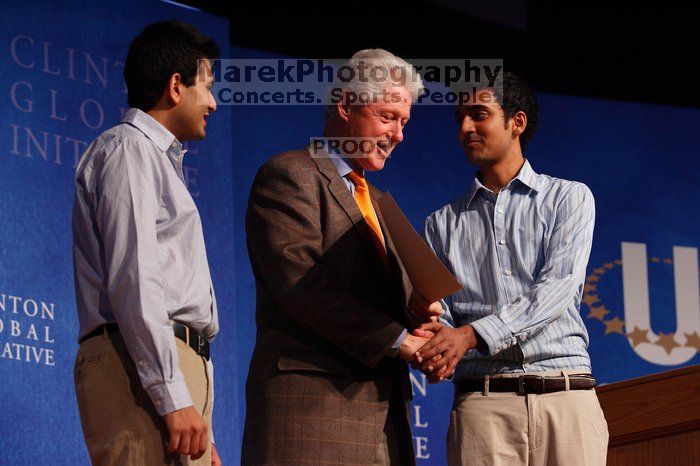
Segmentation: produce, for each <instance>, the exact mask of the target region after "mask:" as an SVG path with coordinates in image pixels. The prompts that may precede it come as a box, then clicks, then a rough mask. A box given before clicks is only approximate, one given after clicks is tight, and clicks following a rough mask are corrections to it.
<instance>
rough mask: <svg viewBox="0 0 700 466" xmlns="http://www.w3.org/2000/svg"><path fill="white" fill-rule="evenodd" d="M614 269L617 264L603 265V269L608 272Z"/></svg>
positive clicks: (608, 263) (607, 263)
mask: <svg viewBox="0 0 700 466" xmlns="http://www.w3.org/2000/svg"><path fill="white" fill-rule="evenodd" d="M613 267H615V264H613V263H612V262H606V263H605V264H603V268H605V269H607V270H610V269H612V268H613Z"/></svg>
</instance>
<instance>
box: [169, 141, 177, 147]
mask: <svg viewBox="0 0 700 466" xmlns="http://www.w3.org/2000/svg"><path fill="white" fill-rule="evenodd" d="M170 147H172V148H173V149H175V148H176V147H177V142H175V141H173V143H172V144H170Z"/></svg>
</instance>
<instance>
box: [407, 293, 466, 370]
mask: <svg viewBox="0 0 700 466" xmlns="http://www.w3.org/2000/svg"><path fill="white" fill-rule="evenodd" d="M407 314H408V320H409V323H410V324H411V327H412V328H414V330H413V331H412V332H411V333H407V334H406V338H405V339H404V341H403V343H402V344H401V347H400V348H399V356H400V357H401V358H402V359H404V360H406V361H407V362H409V363H410V364H411V367H413V368H414V369H417V370H420V371H421V372H423V373H424V374H425V375H426V377H427V378H428V381H429V382H430V383H438V382H442V381H443V380H445V379H446V378H447V377H450V376H451V375H452V374H453V373H454V371H455V368H456V367H457V363H459V361H460V360H461V359H462V356H464V353H466V352H467V351H468V350H470V349H472V348H475V347H476V346H477V344H478V343H479V339H478V336H477V334H476V332H474V329H473V328H472V326H471V325H465V326H464V327H458V328H451V327H447V326H445V325H443V324H441V323H439V322H438V318H439V317H440V315H442V306H441V305H440V303H439V302H434V303H430V302H428V301H427V300H426V299H425V298H423V297H422V296H421V295H419V294H417V293H413V294H412V295H411V299H410V300H409V303H408V309H407Z"/></svg>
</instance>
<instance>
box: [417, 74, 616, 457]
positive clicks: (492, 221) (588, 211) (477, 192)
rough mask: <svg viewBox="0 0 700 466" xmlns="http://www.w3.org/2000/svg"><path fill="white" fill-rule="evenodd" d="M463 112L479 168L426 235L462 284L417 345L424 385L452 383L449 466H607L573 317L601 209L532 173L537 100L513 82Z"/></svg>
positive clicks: (580, 332) (586, 195)
mask: <svg viewBox="0 0 700 466" xmlns="http://www.w3.org/2000/svg"><path fill="white" fill-rule="evenodd" d="M474 97H475V98H473V99H472V100H471V101H470V102H469V103H466V104H462V105H459V106H458V107H457V110H456V120H457V123H458V124H459V140H460V142H461V144H462V147H463V148H464V151H465V154H466V156H467V159H468V160H469V162H470V163H471V164H473V165H476V166H477V167H478V172H477V174H476V178H475V179H474V181H473V184H472V186H471V189H470V191H469V192H468V193H467V194H466V195H465V196H463V197H461V198H459V199H457V200H455V201H453V202H451V203H450V204H448V205H446V206H444V207H443V208H442V209H440V210H438V211H436V212H434V213H432V214H431V215H430V216H429V217H428V218H427V219H426V221H425V238H426V240H427V242H428V243H429V245H430V246H431V247H432V248H433V250H434V251H435V253H436V254H437V256H438V257H439V258H440V259H441V260H442V261H443V263H444V264H445V265H446V266H447V267H448V268H449V269H450V270H451V271H452V273H453V274H454V275H455V276H456V277H457V279H458V280H459V282H460V283H461V284H462V286H463V288H462V290H461V291H459V292H457V293H455V294H454V295H452V296H449V297H448V298H446V299H445V300H444V301H443V308H444V311H445V312H444V315H443V317H442V318H441V320H440V323H429V324H425V325H424V326H423V329H424V330H429V331H431V332H434V333H436V336H435V337H434V338H433V339H432V340H431V341H430V342H428V343H427V344H426V345H425V346H423V347H422V348H420V349H419V350H418V353H417V359H418V361H420V368H421V370H423V371H424V372H425V373H426V374H428V375H429V376H430V377H431V380H433V381H437V380H442V379H444V378H446V377H448V376H453V381H454V384H455V400H454V404H453V409H452V415H451V421H450V427H449V432H448V439H447V448H448V461H449V463H450V464H451V465H457V464H470V465H481V464H483V465H513V464H531V465H532V464H535V465H567V466H569V465H578V464H580V465H599V464H600V465H602V464H605V460H606V450H607V442H608V431H607V424H606V421H605V418H604V417H603V413H602V410H601V408H600V404H599V403H598V399H597V397H596V394H595V391H594V390H593V387H594V386H595V380H594V379H593V377H591V375H590V372H591V364H590V358H589V356H588V353H587V351H586V348H587V346H588V333H587V332H586V328H585V326H584V324H583V321H582V319H581V317H580V315H579V307H580V303H581V296H582V293H583V286H584V280H585V276H586V264H587V263H588V256H589V253H590V249H591V242H592V238H593V224H594V216H595V207H594V201H593V195H592V194H591V191H590V190H589V189H588V188H587V187H586V186H585V185H584V184H582V183H578V182H574V181H566V180H562V179H558V178H553V177H550V176H547V175H541V174H537V173H536V172H535V171H534V170H533V169H532V167H531V166H530V163H529V161H528V160H526V159H525V157H524V155H523V152H524V150H525V148H526V146H527V144H528V142H529V141H530V140H531V138H532V136H533V134H534V133H535V129H536V127H537V120H538V113H539V109H538V104H537V99H536V97H535V96H534V94H533V93H532V91H531V90H530V88H529V87H528V86H527V85H526V84H525V83H524V82H523V81H522V80H521V79H520V78H518V77H517V76H515V75H513V74H510V73H504V75H503V76H502V81H501V82H497V83H496V85H495V86H494V87H493V88H488V87H486V88H483V89H479V90H477V91H476V92H475V96H474Z"/></svg>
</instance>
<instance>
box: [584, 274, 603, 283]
mask: <svg viewBox="0 0 700 466" xmlns="http://www.w3.org/2000/svg"><path fill="white" fill-rule="evenodd" d="M599 281H600V277H599V276H598V275H589V276H588V277H586V283H590V282H599Z"/></svg>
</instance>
